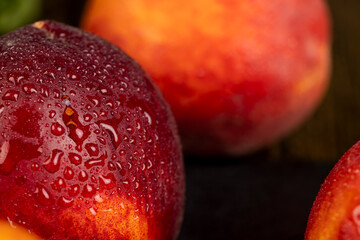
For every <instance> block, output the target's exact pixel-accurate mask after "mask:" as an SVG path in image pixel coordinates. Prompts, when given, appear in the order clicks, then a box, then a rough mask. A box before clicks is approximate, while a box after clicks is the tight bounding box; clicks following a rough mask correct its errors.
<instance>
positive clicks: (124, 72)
mask: <svg viewBox="0 0 360 240" xmlns="http://www.w3.org/2000/svg"><path fill="white" fill-rule="evenodd" d="M0 183H1V184H0V218H1V219H4V220H7V221H9V222H12V223H14V224H18V225H21V226H23V227H25V228H27V229H29V230H30V231H31V232H34V233H36V234H37V235H39V236H40V237H41V238H43V239H52V240H60V239H61V240H63V239H71V240H75V239H79V240H80V239H81V240H84V239H100V240H104V239H156V240H158V239H160V240H161V239H164V240H165V239H166V240H168V239H175V238H176V236H177V234H178V232H179V229H180V225H181V221H182V216H183V208H184V167H183V160H182V153H181V146H180V142H179V138H178V135H177V130H176V125H175V122H174V119H173V117H172V114H171V112H170V111H169V108H168V106H167V104H166V102H165V101H164V99H163V97H162V96H161V94H160V93H159V91H158V90H157V88H156V87H155V86H154V84H153V82H152V81H151V80H150V79H149V77H148V75H147V74H146V73H145V72H144V71H143V70H142V69H141V68H140V67H139V65H138V64H137V63H136V62H135V61H134V60H132V59H131V58H130V57H128V56H127V55H126V54H125V53H123V52H122V51H121V50H120V49H118V48H117V47H115V46H113V45H112V44H110V43H109V42H107V41H105V40H102V39H101V38H99V37H97V36H95V35H92V34H89V33H86V32H84V31H82V30H79V29H76V28H73V27H70V26H67V25H64V24H61V23H57V22H52V21H42V22H37V23H35V24H33V25H29V26H26V27H23V28H20V29H18V30H16V31H13V32H11V33H9V34H7V35H4V36H2V37H1V38H0Z"/></svg>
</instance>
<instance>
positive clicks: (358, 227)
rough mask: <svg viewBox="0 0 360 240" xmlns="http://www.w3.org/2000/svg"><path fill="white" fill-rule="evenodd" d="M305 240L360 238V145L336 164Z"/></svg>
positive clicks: (322, 187) (312, 211)
mask: <svg viewBox="0 0 360 240" xmlns="http://www.w3.org/2000/svg"><path fill="white" fill-rule="evenodd" d="M305 239H306V240H355V239H360V142H357V143H356V144H355V145H354V146H353V147H352V148H350V150H349V151H347V152H346V153H345V154H344V156H343V157H342V158H341V159H340V160H339V162H338V163H336V165H335V166H334V168H333V169H332V170H331V172H330V174H329V176H328V177H327V178H326V179H325V182H324V184H323V185H322V186H321V189H320V191H319V193H318V196H317V197H316V200H315V202H314V204H313V207H312V209H311V213H310V217H309V220H308V226H307V230H306V234H305Z"/></svg>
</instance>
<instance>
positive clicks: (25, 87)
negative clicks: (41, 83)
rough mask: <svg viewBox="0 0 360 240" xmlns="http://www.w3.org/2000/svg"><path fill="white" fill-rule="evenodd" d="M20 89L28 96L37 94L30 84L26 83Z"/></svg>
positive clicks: (33, 86)
mask: <svg viewBox="0 0 360 240" xmlns="http://www.w3.org/2000/svg"><path fill="white" fill-rule="evenodd" d="M22 89H23V91H24V93H25V94H27V95H30V94H32V93H37V91H36V88H35V85H34V84H32V83H26V84H24V85H23V86H22Z"/></svg>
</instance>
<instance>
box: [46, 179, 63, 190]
mask: <svg viewBox="0 0 360 240" xmlns="http://www.w3.org/2000/svg"><path fill="white" fill-rule="evenodd" d="M50 185H51V188H52V189H54V190H55V191H58V192H60V191H61V190H62V189H63V188H66V183H65V181H64V179H63V178H61V177H58V178H56V180H54V181H53V182H52V183H51V184H50Z"/></svg>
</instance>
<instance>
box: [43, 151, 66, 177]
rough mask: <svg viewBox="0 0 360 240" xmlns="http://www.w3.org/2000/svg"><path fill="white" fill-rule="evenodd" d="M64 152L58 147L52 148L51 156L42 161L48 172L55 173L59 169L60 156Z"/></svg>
mask: <svg viewBox="0 0 360 240" xmlns="http://www.w3.org/2000/svg"><path fill="white" fill-rule="evenodd" d="M63 155H64V152H63V151H61V150H59V149H54V150H52V153H51V156H50V157H49V158H48V159H47V160H46V161H45V162H44V164H43V166H44V168H45V169H46V171H48V172H49V173H55V172H57V171H59V169H60V162H61V158H62V156H63Z"/></svg>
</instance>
